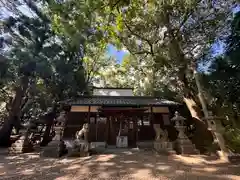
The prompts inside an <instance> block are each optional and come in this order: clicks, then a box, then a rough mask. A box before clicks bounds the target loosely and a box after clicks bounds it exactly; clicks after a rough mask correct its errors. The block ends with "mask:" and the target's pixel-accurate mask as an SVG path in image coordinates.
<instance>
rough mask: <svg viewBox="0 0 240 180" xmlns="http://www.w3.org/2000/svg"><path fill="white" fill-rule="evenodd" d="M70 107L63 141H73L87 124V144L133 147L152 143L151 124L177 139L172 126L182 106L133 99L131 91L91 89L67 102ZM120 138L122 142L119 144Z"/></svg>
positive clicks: (149, 98) (139, 97) (141, 98)
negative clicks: (99, 143)
mask: <svg viewBox="0 0 240 180" xmlns="http://www.w3.org/2000/svg"><path fill="white" fill-rule="evenodd" d="M67 104H69V105H70V106H71V111H70V112H69V113H68V117H67V122H66V126H65V130H64V138H65V139H73V138H75V133H76V131H79V130H80V129H81V128H82V126H83V124H84V123H89V137H88V139H89V141H90V142H91V143H94V142H102V143H105V145H107V146H116V147H136V146H144V145H147V144H150V145H151V143H152V142H153V141H154V139H155V131H154V128H153V124H160V126H161V129H165V130H167V132H168V138H169V141H174V140H175V139H176V130H175V128H174V126H173V124H172V123H173V122H171V120H170V119H171V118H172V117H173V116H174V112H175V111H176V110H177V109H178V108H179V107H180V106H182V105H181V104H179V103H177V102H173V101H169V100H166V99H161V98H155V97H150V96H134V95H133V89H131V88H94V89H93V95H92V96H82V97H81V98H79V99H76V100H69V101H67ZM119 138H121V142H120V141H119Z"/></svg>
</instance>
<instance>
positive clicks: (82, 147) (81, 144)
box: [69, 139, 90, 157]
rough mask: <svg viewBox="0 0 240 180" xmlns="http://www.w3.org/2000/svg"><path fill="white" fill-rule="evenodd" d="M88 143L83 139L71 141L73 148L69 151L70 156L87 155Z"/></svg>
mask: <svg viewBox="0 0 240 180" xmlns="http://www.w3.org/2000/svg"><path fill="white" fill-rule="evenodd" d="M89 146H90V145H89V143H88V142H86V141H84V140H79V139H76V140H74V141H73V148H72V150H71V152H70V153H69V156H70V157H86V156H89V155H90V153H89V149H90V147H89Z"/></svg>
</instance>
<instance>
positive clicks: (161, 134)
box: [153, 124, 168, 141]
mask: <svg viewBox="0 0 240 180" xmlns="http://www.w3.org/2000/svg"><path fill="white" fill-rule="evenodd" d="M153 127H154V130H155V133H156V137H155V141H167V140H168V132H167V130H162V129H161V127H160V124H154V125H153Z"/></svg>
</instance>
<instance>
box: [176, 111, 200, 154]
mask: <svg viewBox="0 0 240 180" xmlns="http://www.w3.org/2000/svg"><path fill="white" fill-rule="evenodd" d="M185 120H186V118H184V117H182V116H181V115H180V114H179V113H178V112H177V111H176V112H175V116H174V117H173V118H172V121H174V122H175V128H176V129H177V131H178V132H179V133H178V137H177V140H176V141H177V145H178V148H179V151H180V153H181V154H199V152H198V150H197V149H196V148H195V146H194V145H193V144H192V142H191V141H190V140H189V139H188V137H187V136H186V135H185V133H184V131H185V129H186V126H185V124H184V121H185Z"/></svg>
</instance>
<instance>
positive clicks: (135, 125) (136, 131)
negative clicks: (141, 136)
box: [133, 115, 138, 146]
mask: <svg viewBox="0 0 240 180" xmlns="http://www.w3.org/2000/svg"><path fill="white" fill-rule="evenodd" d="M137 117H138V116H137V115H135V116H134V119H133V129H134V135H135V146H136V145H137V142H138V122H137V121H138V118H137Z"/></svg>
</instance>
